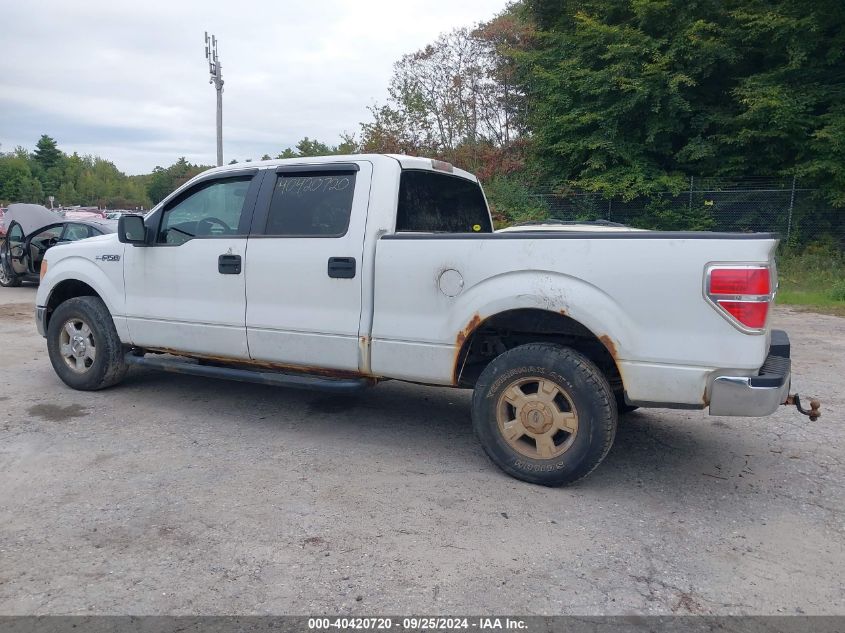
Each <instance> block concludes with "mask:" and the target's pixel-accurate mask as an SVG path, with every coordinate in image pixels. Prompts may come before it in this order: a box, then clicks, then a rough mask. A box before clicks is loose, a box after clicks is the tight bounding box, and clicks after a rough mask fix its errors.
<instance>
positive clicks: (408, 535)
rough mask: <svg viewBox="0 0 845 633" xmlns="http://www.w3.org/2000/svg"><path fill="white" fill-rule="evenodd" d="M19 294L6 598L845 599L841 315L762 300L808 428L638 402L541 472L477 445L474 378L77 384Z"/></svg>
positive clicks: (380, 604)
mask: <svg viewBox="0 0 845 633" xmlns="http://www.w3.org/2000/svg"><path fill="white" fill-rule="evenodd" d="M34 296H35V290H34V288H20V289H2V288H0V340H1V341H2V354H1V355H0V358H2V368H0V613H2V614H91V613H108V614H124V613H131V614H161V613H169V614H200V613H201V614H212V613H215V614H235V613H237V614H246V613H250V614H265V613H272V614H312V613H328V614H331V613H338V612H339V613H361V614H373V613H387V614H401V613H425V614H454V613H462V614H463V613H476V614H486V613H493V612H495V613H499V614H501V613H509V614H522V615H527V614H564V613H566V614H570V613H574V614H630V613H644V614H655V613H660V614H671V613H677V614H686V613H707V614H795V613H807V614H843V613H845V594H844V593H843V592H844V591H845V590H843V571H842V570H843V569H845V471H843V461H845V442H843V440H844V439H845V426H843V421H845V414H843V410H845V385H844V383H845V379H843V376H845V319H842V318H839V317H833V316H823V315H816V314H809V313H803V312H797V311H794V310H788V309H778V310H777V312H776V315H775V319H774V322H775V325H776V326H777V327H782V328H784V329H786V330H788V331H789V333H790V336H791V338H792V343H793V348H792V349H793V358H794V361H793V370H794V379H793V386H794V387H795V388H796V389H797V390H798V391H799V392H800V393H802V394H808V395H815V396H818V397H820V398H821V400H822V403H823V412H824V417H822V418H821V419H820V420H819V421H817V422H808V421H807V418H805V417H803V416H799V415H798V414H797V413H796V412H795V411H794V410H793V409H791V408H786V407H783V408H782V409H781V410H780V411H779V412H778V413H777V414H776V415H774V416H772V417H770V418H766V419H744V418H717V417H709V416H708V415H706V413H704V412H697V411H692V412H688V411H668V410H649V411H643V412H637V413H635V414H632V415H630V416H628V417H627V418H626V419H625V420H624V421H623V422H622V423H621V425H620V429H619V433H618V435H617V438H616V444H615V445H614V447H613V449H612V450H611V452H610V454H609V456H608V458H607V460H606V461H605V463H604V464H603V465H602V466H601V467H600V468H599V469H598V470H597V471H596V472H595V473H593V475H592V476H590V477H589V478H587V479H586V480H584V481H582V482H580V483H579V484H577V485H575V486H574V487H570V488H562V489H546V488H540V487H535V486H530V485H527V484H524V483H520V482H518V481H515V480H513V479H510V478H508V477H507V476H505V475H503V474H502V473H500V472H499V471H498V470H497V469H496V468H495V467H494V466H493V465H492V464H491V463H490V462H489V461H488V460H487V458H486V457H485V456H484V454H483V452H482V451H481V449H480V447H479V446H478V444H477V443H476V441H475V439H474V438H473V435H472V430H471V426H470V417H469V397H470V394H469V392H465V391H452V390H447V389H436V388H427V387H420V386H414V385H405V384H401V383H387V384H384V385H380V386H378V387H377V388H376V389H374V390H372V391H370V392H368V393H366V394H365V395H363V396H359V397H356V398H339V397H334V396H325V395H319V394H314V393H307V392H297V391H289V390H283V389H277V388H271V387H263V386H254V385H247V384H239V383H228V382H221V381H217V380H211V379H200V378H193V377H182V376H175V375H171V374H159V373H154V372H151V371H142V370H138V369H134V370H133V371H132V372H131V373H130V375H129V376H128V378H127V380H126V381H125V382H124V383H123V384H122V385H120V386H118V387H116V388H113V389H110V390H107V391H103V392H98V393H83V392H76V391H72V390H70V389H68V388H67V387H65V386H64V385H63V384H62V383H61V382H60V381H59V379H58V378H57V377H56V376H55V374H54V373H53V370H52V368H51V367H50V363H49V361H48V359H47V353H46V347H45V342H44V340H43V339H42V338H40V337H39V336H38V334H37V333H36V332H35V325H34V322H33V318H32V306H33V301H34Z"/></svg>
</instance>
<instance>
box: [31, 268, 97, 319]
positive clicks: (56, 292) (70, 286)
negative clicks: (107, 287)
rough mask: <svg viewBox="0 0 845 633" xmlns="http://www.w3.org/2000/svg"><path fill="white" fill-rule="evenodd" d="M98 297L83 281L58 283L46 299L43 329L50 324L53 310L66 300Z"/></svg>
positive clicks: (69, 280) (66, 280)
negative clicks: (45, 318)
mask: <svg viewBox="0 0 845 633" xmlns="http://www.w3.org/2000/svg"><path fill="white" fill-rule="evenodd" d="M99 296H100V295H99V294H97V291H96V290H94V289H93V288H92V287H91V286H89V285H88V284H86V283H85V282H84V281H79V280H78V279H65V280H64V281H61V282H59V283H58V284H56V287H55V288H53V290H52V292H51V293H50V297H49V299H47V321H46V322H45V323H44V327H45V328H46V327H47V324H48V323H49V322H50V321H49V320H50V315H51V314H52V313H53V310H55V309H56V308H58V307H59V305H60V304H62V303H64V302H65V301H67V300H68V299H73V298H74V297H99Z"/></svg>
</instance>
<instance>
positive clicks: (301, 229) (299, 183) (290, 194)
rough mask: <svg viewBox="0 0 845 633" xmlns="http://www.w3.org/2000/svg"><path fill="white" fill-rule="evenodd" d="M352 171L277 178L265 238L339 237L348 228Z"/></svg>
mask: <svg viewBox="0 0 845 633" xmlns="http://www.w3.org/2000/svg"><path fill="white" fill-rule="evenodd" d="M354 193H355V172H354V171H348V172H345V171H331V172H319V171H316V172H313V173H308V172H296V173H290V174H279V175H278V177H277V179H276V186H275V188H274V189H273V197H272V199H271V201H270V213H269V214H268V216H267V227H266V229H265V231H264V232H265V234H266V235H285V236H300V237H309V236H310V237H340V236H342V235H345V234H346V230H347V229H348V228H349V216H350V215H351V213H352V198H353V195H354Z"/></svg>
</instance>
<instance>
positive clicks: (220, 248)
mask: <svg viewBox="0 0 845 633" xmlns="http://www.w3.org/2000/svg"><path fill="white" fill-rule="evenodd" d="M260 173H261V172H259V171H258V170H256V169H250V170H238V171H235V172H224V173H222V174H214V175H212V176H210V177H209V178H206V179H203V180H201V181H200V182H197V183H195V184H194V185H193V186H191V187H190V188H189V189H187V190H185V191H184V192H181V193H180V194H179V195H178V196H176V197H175V198H174V199H173V200H170V201H169V202H168V203H167V204H166V205H165V206H164V207H163V208H162V209H161V210H160V211H157V212H156V213H155V214H153V215H152V216H150V217H149V218H147V220H146V224H147V227H148V230H151V231H152V232H154V238H153V240H152V242H151V243H149V244H147V245H145V246H127V248H126V249H125V250H124V255H123V257H124V279H125V288H126V317H127V324H128V327H129V332H130V336H131V339H132V342H133V344H135V345H137V346H140V347H149V348H155V349H167V350H174V351H179V352H186V353H194V354H198V355H211V356H224V357H230V358H237V359H247V358H249V354H248V351H247V345H246V324H245V318H244V313H245V309H246V296H245V288H246V283H245V278H244V271H243V260H244V256H245V255H246V244H247V234H248V232H249V225H250V222H251V219H252V211H253V209H254V207H255V199H256V195H257V193H258V187H259V180H260V177H259V176H260Z"/></svg>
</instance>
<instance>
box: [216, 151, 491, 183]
mask: <svg viewBox="0 0 845 633" xmlns="http://www.w3.org/2000/svg"><path fill="white" fill-rule="evenodd" d="M356 160H365V161H370V162H372V163H379V162H381V163H384V162H387V161H396V162H398V163H399V165H400V166H401V167H402V169H426V170H429V171H437V172H438V173H445V174H452V175H453V176H459V177H460V178H466V179H467V180H472V181H473V182H478V179H477V178H476V177H475V176H473V175H472V174H471V173H469V172H468V171H464V170H463V169H458V168H457V167H452V171H443V170H440V169H435V167H434V163H433V162H432V161H433V160H434V159H431V158H423V157H420V156H405V155H402V154H336V155H332V156H301V157H297V158H276V159H272V160H259V161H252V162H249V163H235V164H233V165H223V166H222V167H212V168H211V169H209V170H207V171H204V172H203V174H209V173H218V172H226V171H234V170H238V169H248V168H250V167H257V168H261V169H266V168H272V167H280V166H282V165H324V164H327V163H348V162H352V161H356ZM438 162H439V161H438Z"/></svg>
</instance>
